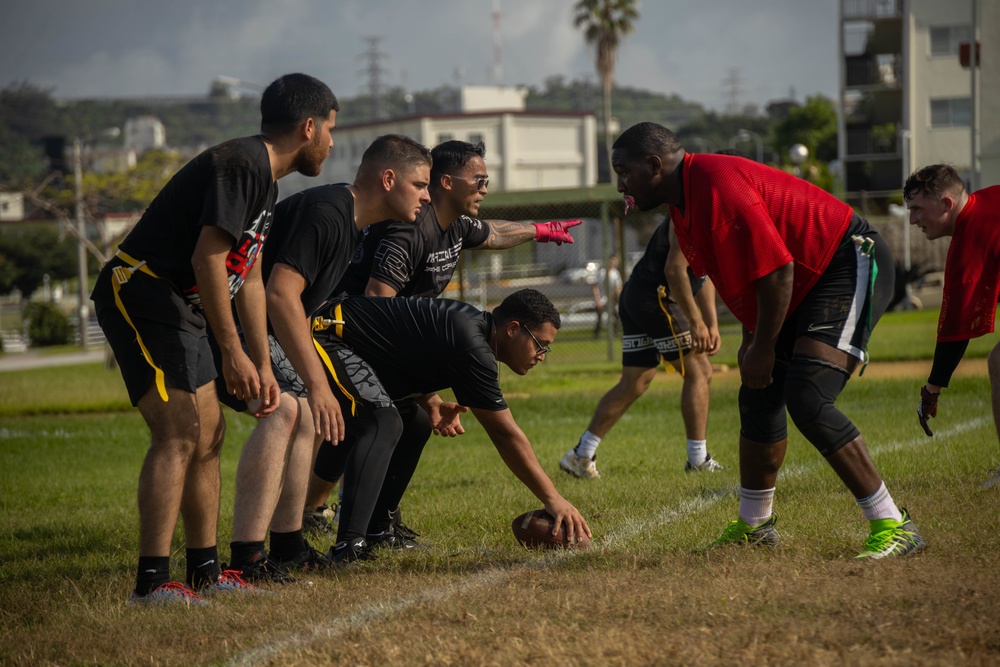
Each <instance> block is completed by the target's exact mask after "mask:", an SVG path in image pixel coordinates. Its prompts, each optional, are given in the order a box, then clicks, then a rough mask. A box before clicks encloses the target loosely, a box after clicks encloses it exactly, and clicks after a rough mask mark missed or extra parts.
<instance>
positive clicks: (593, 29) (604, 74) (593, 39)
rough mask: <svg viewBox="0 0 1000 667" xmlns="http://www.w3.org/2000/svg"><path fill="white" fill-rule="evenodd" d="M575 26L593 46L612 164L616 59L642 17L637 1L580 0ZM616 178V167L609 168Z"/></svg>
mask: <svg viewBox="0 0 1000 667" xmlns="http://www.w3.org/2000/svg"><path fill="white" fill-rule="evenodd" d="M573 10H574V12H575V14H574V17H573V25H574V26H576V27H577V28H582V29H583V37H584V39H585V40H587V43H588V44H590V45H592V46H593V47H594V50H595V51H596V55H597V60H596V64H597V74H598V76H600V77H601V86H602V97H603V102H604V146H605V149H606V150H607V156H608V166H609V168H610V166H611V88H612V86H614V80H615V60H616V59H617V56H618V44H619V42H620V41H621V39H622V37H624V36H625V35H627V34H629V33H631V32H632V30H634V28H635V21H636V20H637V19H638V18H639V10H638V3H637V0H579V2H577V3H576V5H574V7H573ZM609 173H610V174H612V175H611V176H610V178H611V180H612V181H614V176H613V174H614V169H610V172H609Z"/></svg>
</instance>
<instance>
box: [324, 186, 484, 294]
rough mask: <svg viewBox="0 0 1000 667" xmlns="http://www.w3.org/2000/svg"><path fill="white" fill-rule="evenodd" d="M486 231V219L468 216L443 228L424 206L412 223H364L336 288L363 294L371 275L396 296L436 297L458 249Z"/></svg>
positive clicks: (474, 242) (476, 240)
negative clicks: (359, 241)
mask: <svg viewBox="0 0 1000 667" xmlns="http://www.w3.org/2000/svg"><path fill="white" fill-rule="evenodd" d="M489 235H490V228H489V226H488V225H487V224H486V223H485V222H483V221H482V220H479V219H477V218H470V217H469V216H466V215H463V216H459V218H458V219H457V220H455V221H454V222H453V223H451V225H449V226H448V229H447V230H445V231H442V230H441V225H440V224H438V217H437V214H436V213H435V211H434V207H433V206H431V205H430V204H424V206H423V208H422V209H421V210H420V213H419V214H418V215H417V220H416V222H415V223H413V224H409V223H405V222H398V221H395V220H386V221H384V222H380V223H378V224H377V225H372V226H370V227H367V228H366V229H365V237H364V241H363V242H362V243H361V244H360V245H359V246H358V248H357V252H356V253H355V255H354V259H352V260H351V266H350V268H349V269H348V270H347V275H345V276H344V280H343V281H342V282H341V284H340V286H339V288H338V290H337V291H339V292H346V293H347V294H352V295H354V294H364V292H365V287H367V285H368V280H369V278H375V279H376V280H379V281H381V282H383V283H385V284H387V285H390V286H391V287H393V288H395V290H396V294H397V295H398V296H431V297H433V296H439V295H440V294H441V293H442V292H444V290H445V288H447V287H448V283H449V282H451V276H452V274H453V273H455V267H456V266H457V265H458V256H459V254H460V253H461V251H462V250H463V249H465V248H475V247H477V246H480V245H482V244H483V243H485V242H486V239H487V238H489Z"/></svg>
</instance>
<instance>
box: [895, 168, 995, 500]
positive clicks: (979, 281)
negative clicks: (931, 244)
mask: <svg viewBox="0 0 1000 667" xmlns="http://www.w3.org/2000/svg"><path fill="white" fill-rule="evenodd" d="M903 199H905V200H906V207H907V208H908V209H910V224H911V225H917V226H918V227H920V231H922V232H923V233H924V236H926V237H927V238H928V239H929V240H931V241H933V240H934V239H939V238H941V237H943V236H950V237H952V238H951V246H950V247H949V248H948V259H947V260H946V262H945V266H944V298H943V300H942V302H941V315H940V316H939V319H938V333H937V346H936V347H935V348H934V363H933V365H932V366H931V374H930V377H929V378H927V384H925V385H924V386H923V387H922V388H921V389H920V403H919V404H918V406H917V417H918V418H919V419H920V425H921V426H923V428H924V431H925V432H926V433H927V435H933V433H931V429H930V427H929V426H928V425H927V420H928V419H929V418H931V417H936V416H937V403H938V396H939V395H940V393H941V388H942V387H947V386H948V382H949V380H951V375H952V373H954V372H955V369H956V368H958V363H959V362H960V361H961V360H962V355H963V354H965V350H966V349H967V348H968V347H969V340H970V339H972V338H978V337H979V336H983V335H985V334H988V333H993V323H994V321H995V319H996V312H997V298H998V297H1000V217H998V212H1000V185H994V186H992V187H989V188H983V189H982V190H979V191H977V192H973V193H972V194H969V193H968V192H966V190H965V186H964V185H963V183H962V179H961V177H959V175H958V172H957V171H955V168H954V167H951V166H949V165H946V164H934V165H931V166H929V167H924V168H923V169H920V170H918V171H916V172H914V173H913V175H911V176H910V177H909V178H908V179H906V184H905V185H904V186H903ZM988 368H989V374H990V388H991V394H992V400H993V421H994V423H995V424H996V428H997V434H998V435H1000V343H998V344H997V345H996V346H995V347H994V348H993V349H992V350H991V351H990V354H989V358H988ZM990 473H991V475H990V477H989V479H987V480H986V482H985V483H984V484H983V488H984V489H985V488H990V487H992V486H996V485H997V484H1000V466H997V468H996V469H994V470H991V471H990Z"/></svg>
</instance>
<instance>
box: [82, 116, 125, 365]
mask: <svg viewBox="0 0 1000 667" xmlns="http://www.w3.org/2000/svg"><path fill="white" fill-rule="evenodd" d="M119 134H121V130H120V129H118V128H117V127H109V128H107V129H105V130H101V131H100V132H98V133H97V134H96V135H95V134H88V135H86V136H83V137H76V138H74V139H73V180H74V193H73V194H74V198H75V200H76V201H75V203H76V233H77V237H78V238H77V243H76V262H77V280H78V282H79V285H78V288H77V298H78V300H79V303H78V304H77V317H79V320H80V324H79V328H80V347H83V348H86V347H87V344H88V343H89V342H90V341H89V340H88V338H89V336H88V334H87V320H88V318H89V315H90V308H89V307H88V306H87V302H88V301H89V300H90V295H89V294H87V283H88V282H89V281H88V279H87V246H86V240H87V221H86V218H85V216H84V214H83V144H84V143H86V142H89V141H93V139H94V138H95V136H96V137H108V138H110V139H113V138H115V137H117V136H118V135H119Z"/></svg>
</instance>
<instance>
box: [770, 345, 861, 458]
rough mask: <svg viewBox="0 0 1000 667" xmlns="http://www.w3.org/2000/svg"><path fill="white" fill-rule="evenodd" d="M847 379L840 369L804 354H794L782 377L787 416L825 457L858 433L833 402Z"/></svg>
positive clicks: (844, 372)
mask: <svg viewBox="0 0 1000 667" xmlns="http://www.w3.org/2000/svg"><path fill="white" fill-rule="evenodd" d="M849 378H850V375H849V374H848V372H847V371H846V370H844V369H843V368H840V367H838V366H836V365H834V364H831V363H829V362H826V361H823V360H822V359H817V358H815V357H808V356H803V355H796V356H795V357H793V358H792V364H791V366H789V368H788V373H787V376H786V380H785V401H786V403H787V405H788V415H789V416H790V417H791V418H792V421H793V422H795V426H796V427H798V429H799V431H801V432H802V435H804V436H805V437H806V439H807V440H808V441H809V442H810V443H812V445H813V447H815V448H816V449H818V450H819V453H820V454H822V455H823V456H824V457H828V456H830V455H832V454H833V453H835V452H836V451H837V450H839V449H840V448H841V447H843V446H844V445H846V444H847V443H849V442H850V441H851V440H854V439H855V438H857V437H858V436H859V435H861V433H860V432H859V431H858V429H857V427H856V426H855V425H854V424H853V423H851V420H850V419H848V418H847V417H846V416H845V415H844V413H842V412H841V411H840V410H838V409H837V408H836V406H835V405H834V401H836V400H837V396H839V395H840V392H841V391H843V390H844V386H845V385H846V384H847V380H848V379H849Z"/></svg>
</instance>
